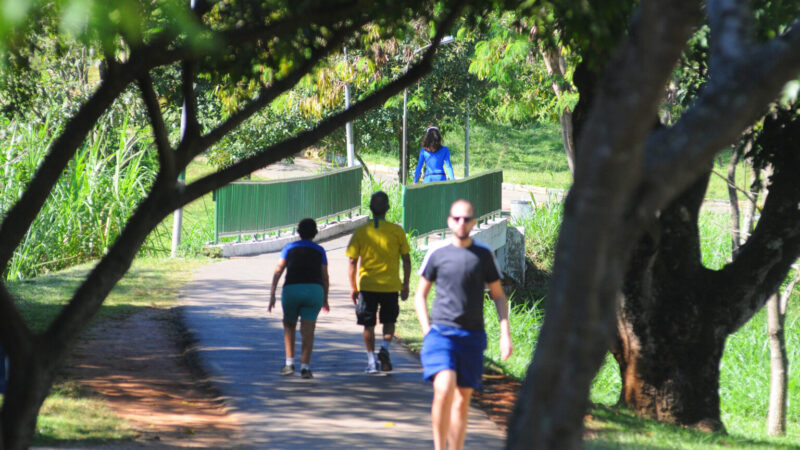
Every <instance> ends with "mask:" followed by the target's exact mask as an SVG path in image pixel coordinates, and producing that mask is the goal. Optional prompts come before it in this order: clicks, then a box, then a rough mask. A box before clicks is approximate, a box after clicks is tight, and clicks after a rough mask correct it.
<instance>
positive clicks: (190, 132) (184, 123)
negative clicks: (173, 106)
mask: <svg viewBox="0 0 800 450" xmlns="http://www.w3.org/2000/svg"><path fill="white" fill-rule="evenodd" d="M194 77H195V63H194V61H183V63H182V64H181V92H182V93H183V112H182V114H181V141H180V143H179V144H178V152H179V153H181V154H183V153H184V152H186V151H188V150H187V148H188V146H186V145H185V143H188V142H193V141H195V140H196V139H198V138H199V137H200V123H199V122H198V120H197V95H196V94H195V92H194Z"/></svg>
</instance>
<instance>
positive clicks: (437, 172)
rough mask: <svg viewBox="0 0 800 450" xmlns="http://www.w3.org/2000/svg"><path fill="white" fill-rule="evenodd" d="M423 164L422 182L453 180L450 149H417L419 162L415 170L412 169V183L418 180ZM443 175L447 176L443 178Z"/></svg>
mask: <svg viewBox="0 0 800 450" xmlns="http://www.w3.org/2000/svg"><path fill="white" fill-rule="evenodd" d="M423 164H424V165H425V178H424V179H423V182H425V183H430V182H431V181H445V180H447V179H450V180H455V178H456V177H455V176H454V175H453V166H452V164H450V149H449V148H447V147H442V148H440V149H439V150H437V151H435V152H429V151H427V150H425V149H424V148H422V149H420V151H419V162H418V163H417V170H415V171H414V183H417V182H419V176H420V174H421V173H422V165H423ZM445 175H447V177H446V178H445Z"/></svg>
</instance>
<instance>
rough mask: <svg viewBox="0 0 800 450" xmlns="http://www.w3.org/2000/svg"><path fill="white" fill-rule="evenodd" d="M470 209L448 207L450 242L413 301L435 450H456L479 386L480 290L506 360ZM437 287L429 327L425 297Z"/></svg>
mask: <svg viewBox="0 0 800 450" xmlns="http://www.w3.org/2000/svg"><path fill="white" fill-rule="evenodd" d="M473 215H474V213H473V209H472V205H471V204H470V203H469V202H467V201H466V200H458V201H456V202H455V203H453V205H452V206H451V207H450V217H448V219H447V225H448V227H449V228H450V230H451V231H452V232H453V235H452V237H451V239H450V240H449V242H447V243H445V244H444V245H442V246H439V247H436V248H434V249H431V250H430V251H429V252H428V254H427V255H426V256H425V259H424V260H423V262H422V267H421V268H420V278H419V283H418V285H417V292H416V296H415V298H414V308H415V309H416V312H417V318H418V319H419V323H420V326H421V327H422V331H423V332H424V333H425V339H424V340H423V343H422V352H421V354H420V359H421V361H422V367H423V377H424V378H425V379H426V380H432V381H433V405H432V406H431V420H432V422H433V443H434V448H435V449H444V448H445V445H446V444H447V448H450V449H460V448H462V447H463V446H464V437H465V436H466V431H467V413H468V411H469V401H470V398H471V397H472V392H473V390H474V389H475V388H477V387H480V385H481V375H482V373H483V351H484V350H485V349H486V333H485V332H484V327H483V298H484V289H485V288H486V286H487V285H488V287H489V295H491V297H492V299H493V300H494V303H495V308H496V309H497V316H498V318H499V320H500V353H501V357H502V358H503V360H506V359H508V357H509V356H511V352H512V350H513V345H512V343H511V333H510V331H509V326H508V306H507V303H506V296H505V293H504V292H503V287H502V285H501V284H500V270H499V269H498V267H497V262H496V261H495V259H494V255H493V254H492V252H491V251H490V250H489V249H487V248H486V247H483V246H482V245H480V244H478V243H476V242H474V241H473V240H472V238H470V236H469V234H470V231H472V228H473V227H474V226H475V218H474V217H473ZM433 283H436V297H435V298H434V302H433V311H432V323H431V320H430V319H429V318H428V293H429V292H430V289H431V287H432V286H433Z"/></svg>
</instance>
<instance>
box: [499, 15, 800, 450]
mask: <svg viewBox="0 0 800 450" xmlns="http://www.w3.org/2000/svg"><path fill="white" fill-rule="evenodd" d="M707 3H708V5H707V14H708V15H709V16H710V17H709V23H710V30H711V37H712V39H710V41H709V42H710V52H709V53H710V55H711V58H710V61H711V63H710V73H711V77H710V79H709V82H708V83H707V84H706V86H705V87H704V90H703V92H702V94H701V96H700V97H699V98H698V100H697V101H696V102H695V103H694V104H693V106H692V107H691V108H690V109H689V110H688V111H687V112H686V113H684V114H683V115H682V116H681V117H680V119H678V120H677V122H676V123H675V124H674V125H673V126H671V127H668V128H656V129H655V130H654V129H653V123H654V118H655V117H657V114H658V107H659V104H660V102H661V100H662V98H663V93H664V88H665V86H666V82H667V80H668V78H669V75H670V72H671V70H673V68H674V66H675V62H676V61H677V58H678V57H679V55H680V53H681V51H682V49H683V47H684V46H685V44H686V41H687V39H688V37H689V35H690V34H691V32H692V30H693V28H694V26H695V24H698V23H699V20H700V16H701V5H700V2H698V1H691V0H681V1H675V2H669V4H668V5H667V4H666V3H664V2H655V1H649V0H645V1H643V2H641V3H640V4H639V6H638V8H637V11H636V13H635V14H634V17H633V19H632V21H631V24H630V26H629V30H628V34H627V36H626V37H625V39H623V41H622V43H621V45H620V46H619V48H618V49H617V51H616V53H615V55H614V57H613V58H611V60H610V61H609V62H608V65H607V69H606V70H605V73H604V74H603V75H602V77H601V78H600V81H599V83H598V84H597V87H596V94H595V95H594V100H593V101H592V104H591V105H590V106H589V108H588V114H587V116H586V119H585V122H584V121H583V119H579V118H578V112H579V108H576V111H575V115H574V116H573V119H574V120H575V121H576V122H575V124H574V129H575V133H576V134H577V135H576V142H577V149H576V150H577V151H576V169H575V182H574V184H573V186H572V188H571V189H570V192H569V194H568V196H567V200H566V203H565V207H564V208H565V209H564V221H563V223H562V226H561V232H560V234H559V239H558V245H557V247H556V258H555V262H554V267H553V277H552V279H551V283H550V288H549V291H548V297H547V298H548V304H547V308H548V309H547V312H546V315H545V320H544V324H543V326H542V329H541V332H540V335H539V341H538V344H537V347H536V351H535V354H534V358H533V362H532V364H531V365H530V367H529V369H528V372H527V375H526V377H525V381H524V384H523V386H522V391H521V394H520V397H519V399H518V401H517V405H516V409H515V414H514V418H513V419H512V423H511V424H510V426H509V436H508V442H507V447H508V448H513V449H517V448H519V449H522V448H526V449H527V448H579V447H580V446H581V440H582V432H583V414H584V412H585V407H586V404H587V399H588V394H589V387H590V384H591V381H592V379H593V376H594V374H595V373H596V371H597V369H598V368H599V365H600V363H601V362H602V359H603V356H604V354H605V352H606V350H607V349H608V348H609V347H610V344H611V342H612V334H616V333H615V332H616V330H617V329H618V330H620V331H621V332H620V336H619V337H620V339H619V342H618V344H619V349H618V353H619V354H620V357H621V360H622V364H621V368H622V370H623V372H624V374H625V379H626V381H625V383H626V387H625V394H624V395H623V399H625V398H627V399H631V401H632V402H634V403H635V408H636V409H637V410H639V411H641V412H643V413H646V414H652V415H656V416H658V417H663V418H664V419H665V420H672V421H675V422H679V423H688V424H691V425H695V426H698V427H702V428H708V429H719V428H721V427H722V424H721V422H720V421H719V399H718V397H717V394H716V386H717V383H718V362H719V358H720V356H721V354H722V351H723V348H724V342H725V336H727V335H729V334H730V333H732V332H733V331H735V330H736V329H737V328H738V327H740V326H741V325H742V324H744V323H745V322H746V321H747V320H749V319H750V318H751V317H752V316H753V314H755V312H756V311H757V310H758V309H759V308H761V307H763V304H764V301H765V299H766V297H767V295H769V294H770V293H771V292H772V291H773V290H774V289H775V288H776V287H777V286H778V284H779V283H780V282H781V281H782V280H783V278H784V277H785V276H786V274H787V272H788V270H789V267H790V265H791V263H792V262H793V261H794V259H795V258H796V257H797V255H798V251H800V211H798V208H797V205H798V202H800V184H798V183H796V182H794V181H792V180H793V179H794V180H796V179H797V175H798V173H800V171H799V170H798V169H799V168H800V165H799V164H798V163H797V159H798V158H800V152H796V151H795V152H785V153H786V154H781V157H782V158H783V159H784V161H783V162H782V163H781V164H779V165H780V166H781V168H780V169H779V168H778V167H777V166H778V165H776V171H775V173H774V174H773V176H772V177H771V186H770V187H771V189H770V194H769V196H768V197H767V200H766V203H765V206H764V210H763V212H762V216H761V219H760V221H759V223H758V225H757V226H756V228H755V230H754V232H753V234H752V235H751V236H750V238H749V239H748V241H747V242H746V243H745V244H744V245H743V246H742V247H741V250H740V252H739V253H738V255H737V258H736V259H735V260H734V261H733V262H732V263H730V264H728V265H727V266H725V267H724V268H723V269H721V270H719V271H710V270H707V269H704V268H703V267H702V266H701V265H700V260H699V256H698V255H699V251H698V250H697V242H696V238H695V239H688V240H683V239H678V237H679V236H680V237H684V236H689V235H690V234H696V222H694V223H692V217H693V216H695V215H696V210H695V208H694V207H693V205H694V204H695V203H697V202H698V200H696V198H697V195H698V194H697V193H698V192H702V189H703V188H702V184H700V186H701V187H699V188H698V187H697V186H698V183H700V181H698V180H700V179H701V178H707V177H708V170H709V168H710V167H711V164H712V163H713V158H714V156H715V155H716V154H717V152H718V151H719V150H720V149H722V148H726V147H727V146H729V145H731V144H732V143H733V142H734V141H735V140H736V139H737V138H738V136H740V135H741V133H742V131H743V130H744V129H745V128H746V127H747V126H749V125H750V124H751V123H752V122H753V121H755V120H756V119H758V118H759V117H761V116H763V113H764V111H765V110H766V108H767V105H768V104H769V102H771V101H772V100H773V99H774V98H776V97H777V95H778V94H779V92H780V89H781V88H782V86H783V84H784V83H785V82H787V81H788V80H791V79H793V78H794V77H796V76H797V75H798V74H799V73H800V25H796V26H794V27H793V28H792V29H791V30H790V31H789V32H788V33H787V34H786V35H785V36H781V37H779V38H776V39H773V40H772V41H769V42H766V43H764V44H759V45H758V46H755V45H754V44H752V42H751V39H750V37H751V33H750V29H749V28H748V21H747V17H748V14H747V13H749V11H747V8H748V4H747V3H746V2H726V1H718V0H710V1H709V2H707ZM775 58H777V59H775ZM778 61H780V62H778ZM579 75H580V74H579V72H578V70H577V69H576V73H575V76H574V79H575V82H576V85H578V87H579V92H580V94H581V100H583V95H584V92H583V90H581V89H580V82H579V78H580V77H579ZM579 106H580V104H579ZM779 159H780V158H779ZM795 185H797V186H795ZM679 198H680V200H678V199H679ZM632 255H633V256H632ZM631 258H634V259H633V260H634V261H639V262H645V263H647V264H649V266H647V265H644V266H642V265H639V266H634V265H629V262H630V261H631ZM684 263H685V264H687V265H688V267H682V266H681V264H684ZM678 274H679V275H680V276H678ZM623 280H624V281H625V282H624V283H623ZM690 287H692V288H695V289H699V291H693V290H691V289H690ZM667 291H672V292H673V293H669V292H667ZM618 306H619V307H620V308H619V311H621V313H620V314H619V315H617V314H616V310H617V307H618ZM709 317H714V319H713V321H712V322H710V323H708V324H706V323H704V322H703V320H704V319H705V318H709ZM661 358H664V359H666V360H667V362H668V363H669V365H667V364H663V365H662V364H661V363H660V362H659V359H661ZM694 382H698V383H700V386H702V387H703V388H706V389H709V391H710V392H698V390H697V389H695V388H694V387H693V386H692V384H693V383H694ZM696 394H699V395H696ZM675 396H677V398H675V399H673V398H672V397H675Z"/></svg>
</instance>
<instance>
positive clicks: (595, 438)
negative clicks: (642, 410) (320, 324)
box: [382, 184, 800, 448]
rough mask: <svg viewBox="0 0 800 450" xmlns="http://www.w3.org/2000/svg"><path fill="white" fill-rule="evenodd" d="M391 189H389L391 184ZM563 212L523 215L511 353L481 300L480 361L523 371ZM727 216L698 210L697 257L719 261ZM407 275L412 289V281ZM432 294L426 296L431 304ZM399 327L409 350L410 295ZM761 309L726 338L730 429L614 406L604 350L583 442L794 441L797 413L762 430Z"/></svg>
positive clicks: (799, 422)
mask: <svg viewBox="0 0 800 450" xmlns="http://www.w3.org/2000/svg"><path fill="white" fill-rule="evenodd" d="M382 188H383V189H384V190H386V191H387V192H389V194H390V196H393V195H397V196H399V189H398V187H397V185H395V184H383V185H382ZM393 190H394V191H395V192H396V193H395V194H393V193H392V191H393ZM561 218H562V205H561V204H560V203H548V204H544V205H539V207H538V208H536V210H535V214H534V215H533V216H532V217H530V218H528V219H526V220H524V221H522V223H520V224H519V225H522V226H524V227H525V232H526V236H525V237H526V253H527V257H528V259H529V260H530V261H531V262H532V263H533V265H534V266H535V267H536V270H534V271H533V272H531V271H529V272H528V276H529V278H530V277H532V278H533V280H532V281H530V282H529V284H528V285H527V286H525V287H524V288H521V289H518V290H517V291H515V292H513V293H511V294H510V302H511V311H510V323H511V332H512V338H513V339H514V355H513V356H512V357H511V358H510V359H509V360H507V361H500V351H499V343H498V341H497V337H498V336H499V329H498V324H497V318H496V317H497V315H496V313H495V310H494V304H493V303H492V302H490V301H487V302H486V303H485V309H484V314H485V316H486V326H487V328H486V331H487V334H488V336H489V347H488V349H487V352H486V358H487V365H488V366H489V367H490V368H492V369H494V370H499V371H502V372H503V373H506V374H508V375H510V376H512V377H514V378H517V379H521V378H523V377H524V375H525V372H526V370H527V367H528V364H529V363H530V360H531V357H532V355H533V349H534V347H535V345H536V341H537V337H538V333H539V329H540V327H541V324H542V320H543V318H544V305H543V303H544V302H545V301H546V300H544V297H545V289H544V284H546V281H547V278H548V277H549V270H550V267H551V266H552V263H553V256H554V251H555V242H556V238H557V235H558V227H559V225H560V223H561ZM728 220H729V218H728V216H727V214H723V213H715V212H704V213H702V214H701V220H700V227H701V228H700V230H701V236H702V242H703V247H702V251H703V259H704V263H705V264H706V266H707V267H709V268H712V269H713V268H719V267H721V266H722V265H723V264H724V263H725V262H726V259H727V258H729V257H730V236H729V234H728V232H727V228H728ZM412 246H413V247H414V249H415V251H414V252H412V263H413V266H414V270H415V272H414V273H416V270H417V268H418V267H419V264H420V262H421V260H422V257H423V256H424V252H423V251H422V250H420V248H419V246H418V245H417V243H414V244H412ZM415 278H416V277H412V289H411V290H412V293H413V292H414V287H415V283H416V279H415ZM432 298H433V295H431V296H430V298H429V302H428V303H429V305H430V304H432ZM798 302H800V293H797V292H796V293H795V295H794V296H793V298H792V300H790V302H789V313H788V315H787V321H786V347H787V351H788V352H789V360H790V361H797V360H798V359H800V329H798V327H797V326H796V323H797V321H798V320H799V316H798V313H800V305H798ZM397 329H398V334H399V335H400V336H401V337H402V339H403V341H404V342H405V343H407V344H408V345H409V347H410V348H411V349H412V350H419V348H420V347H421V345H422V338H423V336H422V332H421V330H420V328H419V324H418V322H417V318H416V313H415V311H414V305H413V302H412V301H406V302H403V303H401V309H400V317H399V319H398V323H397ZM765 330H766V319H765V311H764V310H762V311H761V312H759V313H758V314H757V315H756V316H755V317H754V319H753V320H751V321H750V322H748V323H747V324H745V326H743V327H742V328H741V329H740V330H739V331H738V332H737V333H735V334H734V335H732V336H731V337H730V338H729V339H728V342H727V345H726V351H725V354H724V357H723V360H722V374H721V379H720V397H721V403H722V405H721V409H722V419H723V421H724V423H725V425H726V427H727V430H728V432H729V433H730V435H727V436H725V435H721V434H711V435H709V434H706V433H700V432H695V431H690V430H684V429H680V428H675V427H671V426H669V425H665V424H661V423H658V422H655V421H650V420H645V419H641V418H638V417H636V416H635V415H634V414H633V413H632V412H630V411H628V410H625V409H624V408H623V409H620V408H617V407H614V406H613V405H615V404H616V403H617V400H618V398H619V393H620V389H621V380H620V375H619V369H618V366H617V363H616V361H614V358H613V357H612V356H611V355H610V354H609V355H608V356H607V358H606V361H605V363H604V365H603V366H602V367H601V369H600V371H599V372H598V374H597V375H596V377H595V380H594V383H593V386H592V391H591V397H590V398H591V401H592V402H593V403H594V404H595V405H596V406H594V407H593V408H592V410H591V412H590V415H589V416H588V419H587V426H588V427H589V429H590V431H591V434H590V436H591V440H590V441H588V442H587V447H589V448H616V447H618V446H620V445H622V446H636V447H638V446H660V445H663V443H664V442H670V448H709V447H711V448H723V447H730V446H737V447H745V448H749V447H770V448H775V447H778V448H780V447H786V448H796V447H797V446H798V445H800V415H798V414H796V413H795V414H792V413H791V411H790V414H789V415H788V417H787V430H788V432H787V435H786V437H783V438H772V437H768V436H767V435H766V433H765V420H766V411H767V403H768V399H769V349H768V347H767V345H766V341H767V336H766V332H765ZM788 398H789V404H790V405H791V404H795V403H797V402H799V401H800V386H797V384H796V383H791V382H790V385H789V393H788Z"/></svg>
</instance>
